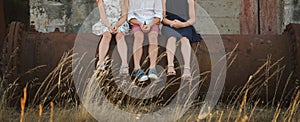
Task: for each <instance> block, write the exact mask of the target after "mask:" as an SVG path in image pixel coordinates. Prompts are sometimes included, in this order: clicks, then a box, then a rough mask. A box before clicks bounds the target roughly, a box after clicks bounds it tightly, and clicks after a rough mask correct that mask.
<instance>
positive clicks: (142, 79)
mask: <svg viewBox="0 0 300 122" xmlns="http://www.w3.org/2000/svg"><path fill="white" fill-rule="evenodd" d="M146 80H148V77H147V76H142V77H141V78H140V79H138V81H146Z"/></svg>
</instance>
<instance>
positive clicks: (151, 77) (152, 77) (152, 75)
mask: <svg viewBox="0 0 300 122" xmlns="http://www.w3.org/2000/svg"><path fill="white" fill-rule="evenodd" d="M148 77H149V78H150V79H158V77H157V75H155V74H149V75H148Z"/></svg>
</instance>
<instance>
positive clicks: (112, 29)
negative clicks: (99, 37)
mask: <svg viewBox="0 0 300 122" xmlns="http://www.w3.org/2000/svg"><path fill="white" fill-rule="evenodd" d="M108 29H109V32H110V33H112V34H115V30H114V27H113V26H110V27H109V28H108Z"/></svg>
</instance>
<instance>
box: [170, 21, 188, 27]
mask: <svg viewBox="0 0 300 122" xmlns="http://www.w3.org/2000/svg"><path fill="white" fill-rule="evenodd" d="M171 27H174V28H183V27H185V26H184V23H183V22H181V21H179V20H177V19H175V20H174V21H173V23H172V24H171Z"/></svg>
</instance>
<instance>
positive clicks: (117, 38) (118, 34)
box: [116, 33, 124, 41]
mask: <svg viewBox="0 0 300 122" xmlns="http://www.w3.org/2000/svg"><path fill="white" fill-rule="evenodd" d="M123 37H124V33H117V35H116V40H117V41H119V40H121V39H122V38H123Z"/></svg>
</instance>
